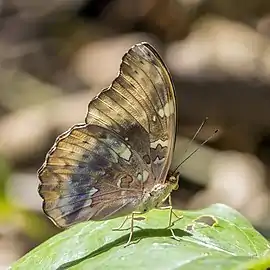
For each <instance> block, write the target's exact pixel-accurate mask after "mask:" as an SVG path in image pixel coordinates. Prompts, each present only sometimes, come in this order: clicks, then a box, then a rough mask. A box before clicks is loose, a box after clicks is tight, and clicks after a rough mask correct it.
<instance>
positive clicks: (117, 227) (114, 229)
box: [112, 216, 128, 231]
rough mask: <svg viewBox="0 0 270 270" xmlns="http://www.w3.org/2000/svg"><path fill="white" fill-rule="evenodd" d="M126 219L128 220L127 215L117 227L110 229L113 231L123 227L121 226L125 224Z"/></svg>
mask: <svg viewBox="0 0 270 270" xmlns="http://www.w3.org/2000/svg"><path fill="white" fill-rule="evenodd" d="M127 220H128V216H126V217H125V219H124V221H123V222H122V223H121V225H120V226H119V227H117V228H113V229H112V230H113V231H120V230H121V229H122V228H123V226H124V225H125V223H126V222H127Z"/></svg>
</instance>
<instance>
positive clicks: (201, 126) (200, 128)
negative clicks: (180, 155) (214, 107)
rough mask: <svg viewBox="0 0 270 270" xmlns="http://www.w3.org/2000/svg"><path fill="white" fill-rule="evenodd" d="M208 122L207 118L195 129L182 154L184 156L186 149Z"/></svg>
mask: <svg viewBox="0 0 270 270" xmlns="http://www.w3.org/2000/svg"><path fill="white" fill-rule="evenodd" d="M207 120H208V117H205V119H204V120H203V121H202V123H201V125H200V126H199V128H198V129H197V131H196V132H195V134H194V135H193V137H192V139H191V140H190V141H189V142H188V144H187V146H186V149H185V151H184V154H186V152H187V150H188V148H189V147H190V145H191V143H192V142H193V141H194V140H195V139H196V137H197V135H198V134H199V133H200V132H201V130H202V129H203V127H204V125H205V124H206V122H207Z"/></svg>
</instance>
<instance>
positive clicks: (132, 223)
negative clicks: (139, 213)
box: [124, 212, 136, 247]
mask: <svg viewBox="0 0 270 270" xmlns="http://www.w3.org/2000/svg"><path fill="white" fill-rule="evenodd" d="M135 214H136V213H135V212H133V213H132V214H131V221H130V234H129V238H128V241H127V243H126V244H125V245H124V247H127V246H129V245H130V242H131V240H132V236H133V230H134V215H135Z"/></svg>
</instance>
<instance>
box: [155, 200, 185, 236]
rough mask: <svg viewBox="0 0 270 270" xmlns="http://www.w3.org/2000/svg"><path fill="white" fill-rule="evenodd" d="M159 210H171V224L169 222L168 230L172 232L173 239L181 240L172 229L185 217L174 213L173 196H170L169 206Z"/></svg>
mask: <svg viewBox="0 0 270 270" xmlns="http://www.w3.org/2000/svg"><path fill="white" fill-rule="evenodd" d="M159 209H163V210H164V209H169V210H170V213H169V222H168V226H167V229H170V231H171V234H172V237H173V238H174V239H175V240H179V237H177V236H176V235H175V233H174V231H173V229H172V228H171V227H172V226H173V225H174V222H175V221H177V220H179V219H181V218H183V216H180V217H179V216H178V215H176V214H175V212H174V211H173V208H172V197H171V195H169V205H168V206H162V207H159ZM173 215H174V216H175V217H176V220H175V221H172V217H173Z"/></svg>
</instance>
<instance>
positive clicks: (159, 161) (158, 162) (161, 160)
mask: <svg viewBox="0 0 270 270" xmlns="http://www.w3.org/2000/svg"><path fill="white" fill-rule="evenodd" d="M164 160H165V158H162V159H159V157H156V158H155V160H154V164H161V163H163V162H164Z"/></svg>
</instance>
